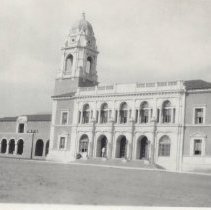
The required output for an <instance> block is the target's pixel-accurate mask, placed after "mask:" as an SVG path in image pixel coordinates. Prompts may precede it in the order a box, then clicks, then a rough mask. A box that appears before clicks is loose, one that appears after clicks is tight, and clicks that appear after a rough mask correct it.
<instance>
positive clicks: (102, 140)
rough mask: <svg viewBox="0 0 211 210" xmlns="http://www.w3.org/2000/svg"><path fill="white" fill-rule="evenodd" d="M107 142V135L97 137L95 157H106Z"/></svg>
mask: <svg viewBox="0 0 211 210" xmlns="http://www.w3.org/2000/svg"><path fill="white" fill-rule="evenodd" d="M107 142H108V141H107V137H106V136H105V135H102V136H100V137H99V138H98V141H97V151H96V156H97V157H107ZM103 148H105V149H103Z"/></svg>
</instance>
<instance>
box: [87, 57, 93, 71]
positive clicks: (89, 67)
mask: <svg viewBox="0 0 211 210" xmlns="http://www.w3.org/2000/svg"><path fill="white" fill-rule="evenodd" d="M91 70H92V58H91V57H88V58H87V61H86V73H87V74H89V73H91Z"/></svg>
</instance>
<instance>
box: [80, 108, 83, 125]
mask: <svg viewBox="0 0 211 210" xmlns="http://www.w3.org/2000/svg"><path fill="white" fill-rule="evenodd" d="M80 112H81V119H80V124H82V123H83V122H82V120H83V111H82V110H80Z"/></svg>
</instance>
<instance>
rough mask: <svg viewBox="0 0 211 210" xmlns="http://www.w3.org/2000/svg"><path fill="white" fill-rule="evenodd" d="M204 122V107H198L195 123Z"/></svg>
mask: <svg viewBox="0 0 211 210" xmlns="http://www.w3.org/2000/svg"><path fill="white" fill-rule="evenodd" d="M202 123H204V109H203V108H196V109H195V124H202Z"/></svg>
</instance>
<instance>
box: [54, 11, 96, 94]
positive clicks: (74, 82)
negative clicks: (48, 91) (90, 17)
mask: <svg viewBox="0 0 211 210" xmlns="http://www.w3.org/2000/svg"><path fill="white" fill-rule="evenodd" d="M61 51H62V59H61V65H60V69H59V71H58V74H57V77H56V82H55V89H54V95H62V94H66V93H71V92H75V91H76V90H77V88H78V87H91V86H95V85H97V84H98V82H97V79H98V78H97V71H96V65H97V55H98V51H97V45H96V39H95V36H94V32H93V28H92V25H91V24H90V23H89V22H88V21H87V20H86V18H85V14H84V13H83V14H82V19H81V20H79V21H78V22H77V23H76V24H74V25H73V26H72V28H71V30H70V32H69V35H68V36H67V38H66V40H65V44H64V46H63V47H62V49H61Z"/></svg>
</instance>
